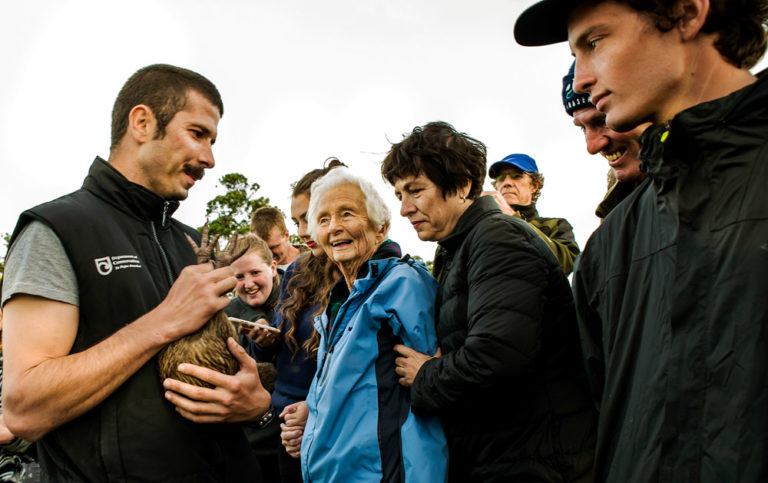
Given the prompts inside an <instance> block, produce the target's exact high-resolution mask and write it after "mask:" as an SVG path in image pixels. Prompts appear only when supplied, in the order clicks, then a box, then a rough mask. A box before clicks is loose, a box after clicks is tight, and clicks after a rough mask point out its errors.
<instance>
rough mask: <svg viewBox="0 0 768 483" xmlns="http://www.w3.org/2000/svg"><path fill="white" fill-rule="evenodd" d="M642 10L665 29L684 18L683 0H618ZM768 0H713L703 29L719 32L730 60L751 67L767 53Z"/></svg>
mask: <svg viewBox="0 0 768 483" xmlns="http://www.w3.org/2000/svg"><path fill="white" fill-rule="evenodd" d="M618 1H619V2H620V3H624V4H625V5H627V6H629V7H630V8H632V9H634V10H637V11H638V12H642V13H644V14H646V15H648V17H649V18H650V19H651V21H652V22H654V24H655V25H656V28H658V29H659V30H660V31H662V32H668V31H670V30H672V29H673V28H674V27H675V25H677V24H678V22H679V21H680V20H681V19H682V18H683V15H684V12H683V9H682V4H681V1H680V0H618ZM767 23H768V0H711V1H710V3H709V13H708V14H707V19H706V21H705V23H704V26H703V27H702V29H701V31H702V32H704V33H707V34H717V40H715V48H716V49H717V51H718V52H719V53H720V55H722V56H723V58H725V59H726V60H727V61H728V62H729V63H731V64H733V65H735V66H736V67H738V68H740V69H750V68H752V67H753V66H754V65H755V64H756V63H757V61H759V60H760V58H761V57H762V56H763V54H764V53H765V48H766V24H767Z"/></svg>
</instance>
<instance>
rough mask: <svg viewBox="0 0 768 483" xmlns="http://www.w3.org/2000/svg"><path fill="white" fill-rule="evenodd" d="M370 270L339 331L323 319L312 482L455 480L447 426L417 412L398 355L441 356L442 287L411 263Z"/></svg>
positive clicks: (318, 323) (305, 464) (306, 456)
mask: <svg viewBox="0 0 768 483" xmlns="http://www.w3.org/2000/svg"><path fill="white" fill-rule="evenodd" d="M406 258H407V257H406ZM367 263H368V274H367V275H366V276H365V277H363V278H359V279H357V280H355V282H354V284H353V286H352V290H351V291H350V294H349V297H348V298H347V300H346V301H345V302H344V304H343V305H342V306H341V308H340V309H339V312H338V315H337V317H336V320H335V321H334V324H333V328H332V330H331V332H330V333H328V331H327V330H326V328H327V325H328V317H327V314H325V313H324V314H323V315H321V316H319V317H316V318H315V328H316V329H317V330H318V332H320V335H321V336H320V337H321V338H320V347H319V350H318V359H317V360H318V363H317V372H316V374H315V377H314V379H313V381H312V385H311V387H310V388H309V394H308V395H307V407H308V408H309V418H308V420H307V425H306V428H305V430H304V438H303V441H302V447H301V466H302V474H303V477H304V481H305V482H331V481H354V482H365V481H376V482H378V481H387V482H389V481H406V482H428V483H435V482H441V481H446V475H447V468H448V449H447V446H446V441H445V435H444V434H443V429H442V426H441V424H440V421H439V419H438V418H437V417H436V416H415V415H414V414H413V413H412V412H411V401H410V389H409V388H405V387H403V386H401V385H400V384H398V382H397V381H398V379H399V376H398V375H397V374H396V373H395V357H396V353H395V352H394V350H393V346H394V345H395V344H398V343H403V344H405V345H406V346H408V347H410V348H412V349H414V350H416V351H419V352H422V353H426V354H434V353H435V351H436V350H437V334H436V331H435V320H434V302H435V295H436V293H437V281H435V279H434V278H433V277H432V276H431V275H430V274H429V272H428V271H427V269H426V267H425V266H424V264H423V263H421V262H418V261H415V260H412V259H411V260H407V259H400V260H398V259H397V258H386V259H382V260H370V261H368V262H367Z"/></svg>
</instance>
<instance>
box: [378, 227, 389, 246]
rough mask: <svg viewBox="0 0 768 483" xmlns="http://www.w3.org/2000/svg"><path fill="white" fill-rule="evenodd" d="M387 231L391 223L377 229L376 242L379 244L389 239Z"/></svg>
mask: <svg viewBox="0 0 768 483" xmlns="http://www.w3.org/2000/svg"><path fill="white" fill-rule="evenodd" d="M387 232H389V223H384V224H383V225H381V227H379V229H378V230H376V243H377V244H379V243H381V242H383V241H384V240H386V239H387Z"/></svg>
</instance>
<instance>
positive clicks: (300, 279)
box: [279, 158, 346, 359]
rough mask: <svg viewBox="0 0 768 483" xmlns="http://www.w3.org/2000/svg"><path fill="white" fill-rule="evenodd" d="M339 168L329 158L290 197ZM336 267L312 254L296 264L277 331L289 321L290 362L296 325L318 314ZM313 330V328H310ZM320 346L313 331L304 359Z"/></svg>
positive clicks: (295, 345)
mask: <svg viewBox="0 0 768 483" xmlns="http://www.w3.org/2000/svg"><path fill="white" fill-rule="evenodd" d="M338 166H346V165H345V164H344V163H342V162H341V161H339V160H338V159H336V158H328V159H327V160H326V165H325V167H323V168H320V169H313V170H312V171H310V172H309V173H307V174H305V175H304V176H303V177H302V178H301V179H300V180H299V181H297V182H296V183H294V184H293V185H292V188H293V192H292V193H291V197H292V198H296V197H297V196H300V195H303V194H306V195H309V192H310V188H311V187H312V183H314V182H315V181H317V180H318V179H320V178H322V177H323V176H325V175H326V174H328V172H329V171H330V170H332V169H333V168H336V167H338ZM334 269H335V265H334V264H333V263H332V262H331V261H330V260H329V259H328V256H326V254H325V253H322V254H320V255H319V256H314V255H312V253H306V254H304V255H302V256H301V257H300V258H299V260H298V261H297V262H296V272H295V274H294V276H293V277H291V279H290V280H289V281H288V283H287V284H286V286H285V293H286V294H290V295H288V297H287V298H286V299H285V300H284V301H283V302H282V303H281V304H280V315H281V317H282V321H281V322H280V327H279V329H280V330H281V331H282V330H283V326H284V325H285V321H286V320H290V321H291V326H290V327H289V328H288V330H287V331H286V332H285V345H286V346H288V348H289V349H290V350H291V351H292V352H293V355H292V356H291V359H293V358H294V357H296V353H297V352H298V351H299V345H298V342H297V341H296V334H295V332H296V322H297V321H298V318H299V315H300V314H301V312H302V311H304V310H310V309H311V308H312V307H317V310H315V312H314V313H313V314H312V316H313V317H314V316H317V315H320V314H321V313H322V312H323V310H325V306H326V304H327V303H328V299H327V294H328V292H329V291H330V287H331V286H332V285H333V283H334V281H335V279H334V273H335V272H334ZM313 327H314V326H313ZM319 345H320V334H319V333H318V332H317V331H316V330H314V328H313V329H312V336H311V337H310V338H309V339H307V341H306V342H304V344H302V348H303V349H304V350H306V351H307V357H308V358H310V359H316V358H317V348H318V346H319Z"/></svg>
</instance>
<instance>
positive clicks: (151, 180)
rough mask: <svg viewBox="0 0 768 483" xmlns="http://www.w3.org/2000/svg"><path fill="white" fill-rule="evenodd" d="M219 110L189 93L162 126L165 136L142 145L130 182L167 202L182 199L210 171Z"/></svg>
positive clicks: (191, 91)
mask: <svg viewBox="0 0 768 483" xmlns="http://www.w3.org/2000/svg"><path fill="white" fill-rule="evenodd" d="M219 117H220V116H219V110H218V108H217V107H216V106H215V105H213V104H212V103H211V102H210V101H208V99H206V98H205V97H203V95H201V94H200V93H198V92H196V91H193V90H190V91H188V93H187V103H186V106H185V108H184V109H183V110H181V111H179V112H177V113H176V115H174V116H173V118H172V119H171V121H170V122H169V123H168V125H167V126H166V127H165V135H164V136H163V137H162V138H159V139H152V140H150V141H148V142H147V143H145V144H144V145H142V147H141V151H140V153H139V156H138V157H137V165H136V178H137V179H134V180H133V181H134V182H136V183H138V184H140V185H142V186H144V187H145V188H147V189H149V190H150V191H152V192H154V193H156V194H158V195H160V196H162V197H163V198H165V199H167V200H183V199H185V198H186V197H187V195H188V193H189V189H190V188H192V186H193V185H194V184H195V182H196V181H198V180H200V179H201V178H202V177H203V173H204V172H205V170H206V169H210V168H213V166H214V164H215V161H214V159H213V151H212V146H213V143H214V142H216V128H217V126H218V124H219Z"/></svg>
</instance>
